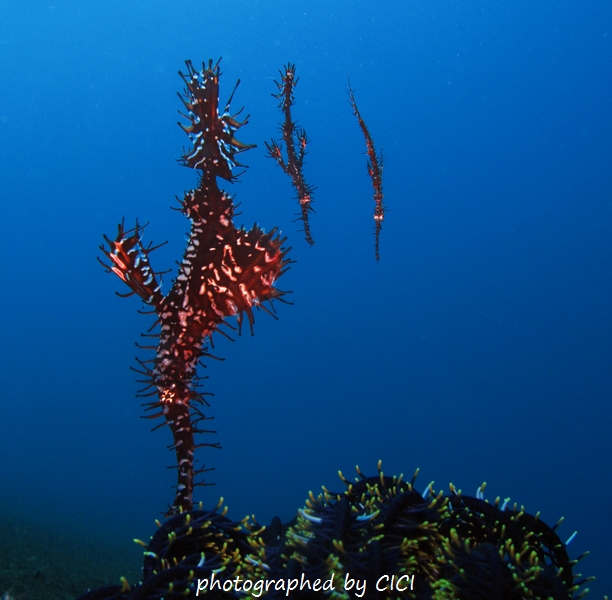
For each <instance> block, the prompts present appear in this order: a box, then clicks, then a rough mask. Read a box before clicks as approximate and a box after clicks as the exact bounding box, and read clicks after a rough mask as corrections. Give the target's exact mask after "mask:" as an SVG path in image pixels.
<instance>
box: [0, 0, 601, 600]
mask: <svg viewBox="0 0 612 600" xmlns="http://www.w3.org/2000/svg"><path fill="white" fill-rule="evenodd" d="M219 56H223V61H222V70H223V73H224V75H223V77H222V82H221V83H222V99H224V98H227V97H228V96H229V94H230V93H231V90H232V89H233V86H234V82H235V80H236V79H238V78H241V80H242V83H241V85H240V87H239V89H238V91H237V93H236V96H235V99H234V104H233V107H234V108H236V109H237V108H240V106H242V105H244V106H245V110H246V112H248V113H250V115H251V119H250V124H249V126H248V127H245V128H244V129H242V130H241V132H240V133H241V136H240V139H241V140H243V141H245V142H248V143H257V144H258V148H257V149H255V150H251V151H249V152H248V153H247V154H245V155H242V158H243V162H246V163H247V164H248V165H249V169H248V171H247V173H246V174H245V175H243V176H242V177H241V180H240V182H239V183H238V184H235V185H232V186H227V189H230V188H231V192H232V193H235V194H236V201H237V202H240V203H241V205H240V210H241V211H242V214H241V216H240V217H238V219H237V222H238V224H240V223H243V222H244V223H245V224H246V225H248V226H250V225H251V224H252V223H253V222H258V223H260V224H261V225H262V226H263V227H264V228H267V229H270V228H272V227H273V226H275V225H278V226H280V227H281V228H282V231H283V233H285V234H286V235H288V236H289V244H290V245H292V246H293V250H292V251H291V257H292V258H293V259H295V260H296V261H297V263H296V264H295V265H293V267H292V269H291V271H290V272H289V273H288V274H287V275H285V276H284V277H283V278H282V280H281V281H280V282H279V287H280V288H281V289H288V290H292V291H293V295H292V297H291V300H292V301H293V302H294V305H293V306H285V305H280V306H279V307H278V313H279V320H278V321H274V320H273V319H272V318H270V317H269V316H268V315H266V314H265V313H263V312H260V313H258V314H257V322H256V328H255V329H256V331H255V336H254V337H252V338H251V336H250V335H243V336H242V337H240V338H239V339H237V341H236V342H235V343H230V342H228V341H226V340H224V339H222V338H221V337H218V338H217V339H216V342H217V343H216V348H215V352H216V354H217V355H220V356H223V357H225V358H226V360H225V362H213V361H210V362H209V367H208V369H207V374H208V375H209V376H210V379H209V381H208V382H207V383H206V389H207V390H209V391H211V392H214V394H215V396H214V398H212V400H211V409H210V411H211V415H214V416H215V421H214V425H215V428H216V429H217V430H218V439H219V441H221V443H222V445H223V449H222V450H220V451H218V450H217V451H214V450H206V449H204V450H202V451H200V453H199V456H200V458H201V459H202V460H203V461H204V462H205V463H206V464H208V465H209V466H212V467H215V468H216V470H215V471H214V473H213V474H212V476H211V480H212V481H214V482H215V483H216V486H215V487H213V488H205V489H203V490H201V491H200V492H199V495H198V497H199V498H201V499H202V500H204V502H205V503H206V504H208V505H212V504H214V503H215V502H216V500H217V498H218V496H219V495H223V496H224V497H225V501H226V503H227V504H229V506H230V514H231V515H232V516H234V517H235V518H241V517H242V516H244V515H245V514H250V513H255V514H256V516H257V517H258V519H260V520H261V521H267V520H268V519H269V518H270V517H271V516H273V515H275V514H279V515H280V516H281V517H282V518H284V519H288V518H291V517H292V516H293V515H294V513H295V510H296V509H297V508H298V507H299V506H301V505H302V503H303V501H304V499H305V497H306V495H307V493H308V490H310V489H312V490H314V491H316V490H318V489H319V488H320V486H321V485H323V484H325V485H326V486H327V487H330V488H335V489H341V485H340V482H339V481H338V480H337V476H336V471H337V470H338V469H341V470H342V471H343V472H344V473H345V475H350V474H351V473H352V471H353V468H354V465H355V464H359V465H360V467H361V468H362V469H363V470H364V471H365V472H367V473H374V472H375V470H376V462H377V460H378V459H382V460H383V466H384V470H385V472H387V473H399V472H404V473H406V474H407V475H409V474H412V472H413V470H414V469H415V468H416V467H417V466H419V467H421V473H422V474H421V476H420V479H419V481H420V482H421V487H422V488H424V487H425V485H427V483H429V481H431V480H432V479H433V480H435V482H436V487H437V488H446V486H447V485H448V483H449V482H450V481H452V482H453V483H454V484H456V485H457V486H458V487H460V488H462V489H463V490H464V491H466V492H467V493H470V494H473V493H474V492H475V490H476V487H477V486H478V485H479V484H480V483H481V482H482V481H487V482H488V486H487V490H486V495H487V497H489V498H495V496H498V495H499V496H501V497H506V496H510V497H511V498H512V499H513V500H514V501H517V502H518V503H519V504H523V505H524V506H525V508H526V509H527V510H528V511H529V512H532V513H535V512H536V511H538V510H540V511H541V512H542V517H543V518H544V520H546V521H548V522H549V523H551V524H552V523H554V522H556V520H557V519H558V518H559V517H560V516H565V518H566V521H565V524H564V525H563V526H562V528H561V530H560V531H561V537H564V538H565V537H569V536H570V534H571V533H572V532H573V531H574V530H578V537H577V539H576V540H575V541H574V542H573V543H572V545H571V546H570V548H571V550H572V552H573V554H574V555H578V554H580V553H581V552H583V551H584V550H586V549H589V550H590V551H591V556H590V557H589V558H587V559H585V561H584V562H583V563H582V565H581V566H582V568H581V569H580V570H581V572H582V573H584V574H594V575H596V576H597V577H598V581H597V582H595V583H594V584H592V585H591V586H590V587H591V590H592V596H591V597H594V598H599V597H601V596H602V595H603V593H604V592H605V593H608V594H609V593H610V592H611V591H612V578H611V576H610V571H609V563H610V562H611V561H612V550H611V535H612V516H611V515H612V500H611V498H612V476H611V471H610V464H612V436H611V435H610V427H611V424H612V419H611V417H612V411H611V409H610V399H611V398H612V370H611V366H612V312H611V308H612V306H611V303H612V270H611V266H612V238H611V236H610V231H611V228H612V143H611V140H612V122H611V115H612V112H611V108H612V106H611V100H610V98H611V92H612V4H611V3H610V2H609V1H608V0H594V1H592V2H571V1H567V0H539V1H538V2H526V1H518V2H517V1H516V0H498V1H497V2H491V1H490V0H486V1H485V0H482V1H476V0H467V1H465V2H458V1H453V0H439V1H436V2H429V1H425V2H417V1H413V0H407V1H393V2H377V3H370V2H365V1H362V0H351V1H348V0H343V1H340V0H339V1H332V2H319V1H311V2H298V1H292V2H280V1H278V0H277V1H275V2H271V1H267V2H264V1H257V0H250V1H249V2H236V1H224V2H219V1H213V2H190V3H187V2H182V1H175V2H171V3H161V2H150V1H146V2H145V1H136V0H135V1H132V2H118V1H116V0H106V1H99V2H95V3H83V2H76V1H71V2H64V1H62V0H49V1H48V2H33V1H27V2H19V3H17V2H12V3H8V2H2V3H1V4H0V81H1V88H0V89H1V91H0V140H1V144H0V159H1V162H0V165H1V166H0V194H1V204H0V206H1V211H2V212H1V214H2V236H1V238H0V251H1V254H2V256H3V258H4V260H3V277H2V280H3V284H2V290H3V292H2V295H1V299H0V302H1V314H2V315H3V326H2V334H1V336H2V341H3V343H2V344H1V345H0V359H1V361H2V375H3V376H2V392H1V398H2V400H1V405H2V419H1V421H0V505H1V506H2V507H3V511H4V512H7V513H10V512H11V511H17V510H19V511H22V510H23V511H28V514H31V515H33V518H34V517H35V518H38V519H40V520H45V521H46V522H56V523H70V524H71V525H72V527H74V529H75V531H78V532H80V535H81V536H82V537H104V536H109V538H110V536H116V537H117V539H121V540H123V541H124V542H125V543H126V545H129V544H131V539H132V538H133V537H140V538H143V539H146V538H147V536H148V535H149V534H150V533H152V530H153V528H154V525H153V520H154V519H155V518H158V517H159V516H160V513H161V512H162V511H164V510H165V509H166V507H167V505H168V503H169V502H171V500H172V497H173V492H172V490H171V488H170V486H171V485H172V484H173V477H174V472H173V471H170V470H167V469H166V468H165V467H166V466H168V465H171V464H172V459H173V456H172V455H171V454H170V453H169V452H168V451H167V450H166V448H165V446H166V445H167V444H169V443H170V439H169V431H168V430H167V429H162V430H160V431H156V432H154V433H150V431H149V430H150V427H151V422H150V421H145V420H142V419H140V416H141V415H142V414H143V412H142V409H141V407H140V403H139V400H138V399H136V398H135V392H136V390H137V389H138V385H137V384H136V383H135V382H134V374H133V373H132V372H131V371H130V370H129V366H130V365H134V360H133V359H134V356H135V355H142V353H140V354H139V351H138V350H137V349H136V348H135V347H134V342H135V341H138V339H139V335H140V333H141V332H143V331H145V330H146V328H147V327H148V326H149V325H150V322H151V319H150V317H144V316H141V315H138V314H137V312H136V311H137V309H138V308H140V307H141V305H140V303H139V302H138V301H137V300H136V299H134V298H131V299H128V300H122V299H119V298H117V297H116V296H115V295H114V292H115V291H125V290H124V289H123V288H122V287H121V285H120V282H119V281H118V280H117V279H116V278H115V277H111V276H110V275H108V274H106V273H105V272H104V270H103V269H102V268H101V267H100V265H99V264H98V263H97V262H96V256H97V255H99V254H100V253H99V252H98V250H97V246H98V245H99V244H100V243H101V241H102V233H106V234H107V235H110V236H114V234H115V231H116V229H115V228H116V224H117V223H118V222H119V221H120V220H121V218H122V217H125V218H126V220H127V222H128V223H133V222H134V220H135V219H136V218H137V217H138V218H139V219H140V220H141V221H150V222H151V224H150V226H149V227H148V229H147V239H148V240H153V241H157V242H161V241H164V240H166V239H167V240H169V244H168V245H167V246H165V247H164V248H163V249H161V250H159V251H158V252H156V253H155V254H154V255H153V257H152V259H153V261H154V266H155V267H156V268H157V269H158V270H161V269H164V268H172V267H173V266H174V261H177V260H180V258H181V255H182V251H183V248H184V242H185V237H184V236H185V232H186V231H187V230H188V222H187V220H186V219H185V218H184V217H183V216H182V215H180V214H179V213H177V212H173V211H171V210H170V209H169V206H170V205H171V204H173V203H174V196H175V195H179V196H180V195H182V193H183V192H184V190H186V189H189V188H190V187H192V186H193V185H194V183H195V181H196V178H195V175H194V174H193V173H190V172H189V171H188V170H187V169H185V168H184V167H181V166H179V165H178V164H177V162H176V160H175V159H177V158H178V157H179V156H180V154H181V151H182V148H183V146H186V145H187V144H188V140H187V138H186V137H185V135H184V134H183V132H182V131H181V130H180V129H179V128H178V127H177V126H176V120H177V116H178V115H177V112H176V111H177V110H178V109H179V108H180V107H181V105H180V102H179V100H178V98H177V97H176V92H177V91H179V90H181V89H182V87H183V85H182V82H181V80H180V79H179V77H178V76H177V74H176V73H177V71H178V70H179V69H181V68H183V69H184V60H185V59H187V58H190V59H192V60H194V62H196V63H199V62H200V61H202V60H207V59H208V58H215V59H216V58H217V57H219ZM288 61H290V62H292V63H295V64H296V65H297V71H298V75H299V76H300V77H301V79H300V82H299V85H298V87H297V90H296V105H295V107H294V111H295V112H294V116H295V118H296V119H297V120H298V121H299V124H300V125H302V126H303V127H305V128H306V130H307V132H308V135H309V137H310V138H311V140H312V141H311V144H310V153H309V155H308V157H307V164H306V167H305V174H306V177H307V179H308V180H309V182H310V183H312V184H313V185H316V186H317V189H316V192H315V196H314V200H315V204H314V207H315V210H316V214H315V215H313V217H312V228H313V235H314V237H315V240H316V245H315V246H314V247H313V248H309V247H308V246H307V245H306V243H305V241H304V239H303V236H302V234H301V233H300V231H299V229H300V224H299V223H296V222H294V219H295V213H296V212H297V209H298V207H297V203H296V201H295V200H294V193H293V190H292V189H291V187H290V185H289V181H288V180H287V178H286V177H285V175H284V174H283V173H282V172H281V171H280V170H279V169H278V168H277V167H276V166H275V165H274V163H273V161H271V160H270V159H268V158H266V157H265V148H264V144H263V142H264V141H265V140H269V139H270V138H271V137H273V136H277V135H278V129H277V126H278V123H279V122H280V120H281V115H280V113H279V112H278V110H277V103H276V101H275V100H274V99H273V98H272V97H271V93H273V92H274V91H275V86H274V83H273V80H274V79H275V78H277V77H278V70H279V69H280V68H282V66H283V65H284V64H286V63H287V62H288ZM347 74H348V75H349V77H350V79H351V84H352V85H353V87H354V88H355V91H356V98H357V102H358V104H359V108H360V110H361V113H362V115H363V117H364V118H365V120H366V121H367V123H368V126H369V128H370V131H371V132H372V135H373V136H374V138H375V141H376V143H377V145H380V146H381V147H382V149H383V154H384V166H385V172H384V177H385V179H384V187H385V202H386V206H387V209H388V212H387V215H386V220H385V222H384V226H383V231H382V234H381V261H380V263H378V264H377V263H376V261H375V260H374V246H373V244H374V238H373V231H374V226H373V220H372V212H373V202H372V197H371V196H372V193H371V185H370V181H369V179H368V175H367V171H366V157H365V155H364V145H363V138H362V136H361V133H360V131H359V128H358V126H357V122H356V120H355V118H354V117H353V115H352V114H351V109H350V106H349V104H348V101H347V95H346V75H347ZM169 284H170V279H169V278H167V284H166V287H165V289H166V290H167V289H168V287H169ZM1 591H2V590H0V592H1Z"/></svg>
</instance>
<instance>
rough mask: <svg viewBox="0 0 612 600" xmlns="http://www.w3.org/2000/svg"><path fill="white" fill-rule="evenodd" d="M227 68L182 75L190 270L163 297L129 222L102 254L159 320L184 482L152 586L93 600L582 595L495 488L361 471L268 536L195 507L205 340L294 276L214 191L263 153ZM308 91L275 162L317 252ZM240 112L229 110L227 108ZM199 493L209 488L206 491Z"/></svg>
mask: <svg viewBox="0 0 612 600" xmlns="http://www.w3.org/2000/svg"><path fill="white" fill-rule="evenodd" d="M220 74H221V73H220V69H219V63H218V62H217V63H216V64H213V61H209V62H208V64H203V65H202V69H201V70H200V71H198V70H196V69H195V68H194V66H193V65H192V63H191V62H189V61H188V62H187V73H186V74H183V73H180V75H181V77H182V79H183V81H184V82H185V85H186V90H185V93H184V96H181V99H182V102H183V105H184V107H185V113H184V114H183V116H184V118H185V119H186V120H187V124H186V125H184V124H183V125H181V127H182V128H183V130H184V131H185V132H186V133H187V135H188V136H189V139H190V140H191V142H192V144H193V148H192V149H191V150H190V151H188V152H186V153H185V154H184V155H183V157H182V159H181V162H182V164H183V165H185V166H187V167H190V168H193V169H197V170H198V171H199V172H200V175H201V176H200V181H199V185H198V187H197V188H196V189H194V190H191V191H188V192H187V193H186V194H185V195H184V197H183V200H182V201H181V202H180V209H181V210H182V212H183V213H184V214H185V216H186V217H188V218H189V219H190V220H191V232H190V235H189V240H188V242H187V248H186V250H185V254H184V256H183V260H182V262H181V263H180V266H179V271H178V274H177V276H176V278H175V280H174V282H173V285H172V288H171V289H170V291H169V292H168V293H167V294H166V295H163V294H162V292H161V289H160V284H159V280H158V279H159V275H160V274H159V273H158V272H156V271H154V270H153V267H152V266H151V264H150V261H149V257H150V254H151V252H152V251H153V250H154V248H153V247H151V246H144V245H143V242H142V234H143V230H144V228H143V227H142V226H140V225H139V224H138V223H136V225H135V227H134V228H133V229H131V230H126V229H125V226H124V224H123V223H121V224H120V225H119V228H118V233H117V237H116V238H115V239H114V240H110V239H109V238H105V239H106V242H107V246H104V247H102V250H103V252H104V255H105V257H106V262H105V263H103V264H105V266H106V267H107V268H108V270H109V271H112V272H113V273H115V274H116V275H117V276H118V277H119V278H121V279H122V280H123V281H124V282H125V283H126V284H127V286H128V287H129V288H130V291H129V293H128V295H131V294H137V295H138V296H140V298H141V299H142V300H143V301H144V302H145V303H146V304H147V305H149V306H150V307H151V310H152V312H153V313H154V314H155V315H156V325H157V326H158V332H157V333H155V334H152V333H151V334H150V335H155V336H156V337H157V339H158V342H157V347H156V348H155V349H156V353H155V356H154V357H153V358H152V359H151V360H149V361H142V362H140V367H141V368H140V369H139V371H140V372H141V374H142V375H143V377H144V379H143V381H144V384H145V388H144V389H143V390H142V393H143V394H149V395H152V396H156V398H155V399H154V400H152V401H151V402H149V403H148V405H147V409H148V410H151V411H153V414H152V415H151V416H152V417H153V418H156V417H159V418H163V419H164V421H163V423H164V424H167V425H168V426H169V428H170V431H171V432H172V436H173V446H172V447H173V449H174V452H175V454H176V461H177V469H178V481H177V487H176V495H175V498H174V501H173V503H172V505H171V507H170V510H169V511H168V515H167V516H168V519H167V520H166V521H165V522H164V523H160V522H158V529H157V531H156V532H155V533H154V534H153V536H152V537H151V539H150V540H149V541H148V542H141V541H139V540H137V541H138V543H140V544H141V545H142V546H144V548H145V552H144V561H143V571H142V581H141V582H140V583H137V584H135V585H130V584H129V583H128V582H127V581H126V580H125V579H122V581H121V583H120V584H118V585H116V586H110V587H106V588H101V589H98V590H93V591H90V592H88V593H86V594H85V595H83V596H82V597H81V599H80V600H127V599H131V600H136V599H140V600H142V599H160V600H161V599H166V600H170V599H178V598H184V597H185V596H189V597H191V596H205V597H207V598H210V599H215V598H259V597H265V598H281V597H282V598H285V597H287V596H291V597H294V598H321V597H327V598H330V599H332V600H342V599H348V598H388V599H392V598H393V599H395V598H410V599H429V598H432V599H435V600H453V599H463V598H465V599H478V598H482V599H485V598H493V599H500V600H501V599H505V600H514V599H516V600H519V599H523V598H553V599H568V598H580V597H582V596H583V595H584V594H586V592H587V591H588V590H587V589H585V588H584V584H585V583H586V582H587V581H589V578H582V577H581V576H580V575H578V574H575V573H574V570H575V567H576V564H577V563H578V561H579V560H580V559H581V558H582V556H581V557H579V558H578V559H576V560H571V559H570V558H569V556H568V553H567V545H568V544H569V543H570V542H571V540H572V539H573V537H574V536H571V537H570V538H569V539H568V540H567V541H566V542H565V543H563V542H562V541H561V539H560V538H559V536H558V534H557V527H558V526H559V524H560V522H559V523H557V524H556V525H555V526H554V527H549V526H548V525H546V524H545V523H544V522H543V521H542V520H541V519H540V517H539V513H538V514H536V515H535V516H532V515H530V514H529V513H527V512H525V510H524V509H523V507H521V506H519V505H517V504H511V503H510V502H509V499H506V500H504V501H502V500H501V499H500V498H496V499H495V500H493V501H492V502H489V501H488V500H486V499H485V498H484V488H485V484H483V485H482V486H481V487H479V488H478V490H477V491H476V495H475V496H474V497H471V496H466V495H465V494H462V493H461V491H460V490H458V489H456V488H455V487H454V486H453V485H452V484H451V485H450V488H449V490H448V492H447V493H444V492H442V491H435V490H434V488H433V484H429V485H427V486H425V488H424V489H423V490H422V491H420V492H419V491H417V489H416V487H415V485H416V476H417V473H418V470H417V472H415V473H414V475H413V476H412V478H411V479H410V480H409V481H405V480H404V478H403V476H402V475H400V476H399V477H396V476H394V477H390V476H388V475H386V474H384V472H383V470H382V466H381V464H380V463H379V464H378V473H377V474H376V475H374V476H366V475H364V474H362V473H361V471H360V470H359V469H357V477H356V478H355V479H354V480H353V481H350V480H348V479H346V478H345V477H344V476H343V475H342V474H341V473H340V477H341V480H342V484H343V489H341V490H338V491H330V490H328V489H326V488H323V491H322V492H321V493H320V494H318V495H316V496H315V495H314V494H313V493H312V492H310V494H309V497H308V499H307V500H306V504H305V506H304V507H303V508H301V509H299V510H298V512H297V515H296V517H295V518H294V519H293V520H292V521H290V522H289V523H281V521H280V520H279V519H278V518H275V519H273V520H272V523H271V524H270V525H268V526H266V527H264V526H261V525H260V524H259V523H257V522H256V521H255V520H254V517H252V518H245V519H243V520H241V521H233V520H231V519H230V518H229V517H228V516H227V508H223V500H220V501H219V503H218V504H217V505H216V506H215V507H214V508H212V509H210V510H206V509H204V508H203V507H202V505H201V504H199V505H196V506H194V502H193V491H194V485H196V483H197V482H196V481H195V478H196V477H197V475H198V474H199V473H202V472H204V471H205V470H206V469H204V468H203V467H200V468H199V469H196V468H195V466H194V454H195V449H196V448H197V447H198V446H217V445H218V444H216V443H212V442H207V443H204V444H198V445H196V444H195V443H194V436H195V435H197V434H209V433H211V432H210V431H209V430H207V429H205V428H203V424H204V423H205V422H206V421H207V420H208V419H209V417H208V416H206V415H205V413H204V410H205V408H206V406H207V404H206V402H205V400H204V393H203V392H201V391H200V388H199V382H198V378H197V366H198V364H199V362H200V361H201V360H202V359H205V358H206V357H207V356H208V355H207V353H206V346H205V343H206V340H207V338H210V337H211V335H212V334H213V333H214V332H217V331H219V332H221V331H222V330H220V329H219V328H220V327H221V325H223V324H224V323H225V321H226V319H228V318H229V317H233V318H235V319H236V320H237V323H238V328H239V329H241V328H242V326H243V324H244V321H245V317H246V321H248V325H249V328H250V329H251V332H252V330H253V323H254V317H253V309H255V308H262V309H264V310H267V311H269V308H268V307H266V305H265V303H266V302H267V303H268V304H270V303H272V301H274V300H282V299H283V298H282V297H283V294H284V292H282V291H280V290H279V289H278V288H277V287H276V282H277V280H278V279H279V278H280V277H281V276H282V274H283V273H284V272H285V271H286V270H287V268H288V265H289V262H290V261H289V259H288V258H287V252H288V250H286V249H284V248H283V243H284V242H285V240H284V239H280V237H279V236H278V235H276V229H273V230H272V231H270V232H269V233H265V232H264V231H263V230H262V229H260V228H259V227H258V226H254V227H253V228H252V229H250V230H248V231H247V230H245V229H243V228H240V229H237V228H236V227H235V226H234V224H233V216H234V204H233V201H232V197H231V196H230V195H229V194H228V193H227V192H224V191H222V190H220V189H219V187H218V185H217V180H218V179H219V178H221V179H224V180H226V181H229V182H231V181H234V180H235V174H234V169H235V168H236V167H240V166H241V165H240V164H239V162H238V160H237V158H236V155H237V154H239V153H241V152H243V151H245V150H247V149H249V148H252V147H253V146H249V145H247V144H244V143H242V142H240V141H238V140H237V139H236V137H235V134H236V132H237V131H238V130H239V129H240V128H241V127H243V126H244V125H245V124H246V122H247V119H244V121H242V122H241V121H238V120H237V118H236V115H234V116H232V115H231V114H230V112H229V110H230V102H228V103H227V104H226V106H225V109H224V110H223V111H220V110H219V77H220ZM296 83H297V78H296V76H295V66H294V65H287V66H286V67H285V70H284V72H281V81H280V82H278V83H277V87H278V94H277V95H276V97H277V98H278V99H279V101H280V108H281V110H282V112H283V114H284V117H285V118H284V122H283V125H282V127H281V131H282V134H283V143H284V146H285V151H286V154H287V159H286V160H285V159H283V157H282V149H281V146H280V144H279V143H277V142H274V141H272V142H271V143H269V144H266V146H267V149H268V154H269V155H270V156H271V157H272V158H274V159H275V160H276V162H277V163H278V164H279V165H280V166H281V168H282V169H283V170H284V171H285V172H286V173H287V174H288V175H289V176H290V178H291V180H292V183H293V185H294V187H295V189H296V191H297V194H298V200H299V203H300V207H301V216H300V218H301V220H302V222H303V225H304V232H305V236H306V241H307V242H308V243H309V244H312V243H313V239H312V235H311V231H310V225H309V222H308V217H309V213H310V212H311V210H312V209H311V197H312V189H313V188H312V187H311V186H309V185H308V184H306V183H305V180H304V177H303V174H302V167H303V161H304V156H305V153H306V145H307V138H306V133H305V132H304V130H302V129H297V128H296V127H295V123H294V122H293V121H292V117H291V112H290V108H291V106H292V104H293V103H294V90H295V85H296ZM230 100H231V98H230ZM349 101H350V104H351V107H352V109H353V113H354V114H355V116H356V117H357V120H358V122H359V126H360V128H361V130H362V133H363V134H364V137H365V139H366V149H367V153H368V157H369V163H368V170H369V173H370V176H371V179H372V184H373V186H374V201H375V211H374V221H375V228H376V229H375V242H376V243H375V248H376V258H377V259H378V257H379V256H378V241H379V233H380V226H381V223H382V220H383V216H384V206H383V198H382V165H381V162H380V160H379V158H378V156H377V155H376V152H375V151H374V145H373V142H372V138H371V136H370V134H369V131H368V128H367V127H366V125H365V122H364V121H363V119H362V117H361V115H360V113H359V110H358V109H357V104H356V102H355V96H354V93H353V90H352V88H351V87H350V85H349ZM200 483H201V482H200Z"/></svg>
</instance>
